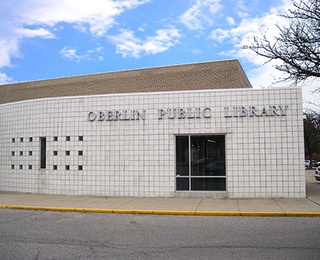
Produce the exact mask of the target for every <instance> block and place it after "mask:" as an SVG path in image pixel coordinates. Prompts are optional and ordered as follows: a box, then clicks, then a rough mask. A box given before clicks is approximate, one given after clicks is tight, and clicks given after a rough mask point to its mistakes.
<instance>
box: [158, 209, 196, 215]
mask: <svg viewBox="0 0 320 260" xmlns="http://www.w3.org/2000/svg"><path fill="white" fill-rule="evenodd" d="M153 214H155V215H195V214H196V212H195V211H182V210H181V211H177V210H154V211H153Z"/></svg>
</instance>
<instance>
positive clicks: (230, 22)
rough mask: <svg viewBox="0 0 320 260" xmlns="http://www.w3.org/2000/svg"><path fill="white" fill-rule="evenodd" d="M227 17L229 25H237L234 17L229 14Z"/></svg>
mask: <svg viewBox="0 0 320 260" xmlns="http://www.w3.org/2000/svg"><path fill="white" fill-rule="evenodd" d="M226 19H227V22H228V24H229V25H235V24H236V22H235V21H234V19H233V18H232V17H230V16H227V18H226Z"/></svg>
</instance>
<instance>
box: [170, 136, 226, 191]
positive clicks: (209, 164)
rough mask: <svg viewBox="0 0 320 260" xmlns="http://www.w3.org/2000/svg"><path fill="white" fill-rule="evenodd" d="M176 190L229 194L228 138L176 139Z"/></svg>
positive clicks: (199, 137)
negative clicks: (226, 139) (226, 154)
mask: <svg viewBox="0 0 320 260" xmlns="http://www.w3.org/2000/svg"><path fill="white" fill-rule="evenodd" d="M176 190H177V191H226V162H225V136H224V135H199V136H177V137H176Z"/></svg>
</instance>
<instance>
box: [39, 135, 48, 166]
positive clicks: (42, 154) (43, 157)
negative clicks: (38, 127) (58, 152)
mask: <svg viewBox="0 0 320 260" xmlns="http://www.w3.org/2000/svg"><path fill="white" fill-rule="evenodd" d="M46 151H47V141H46V138H45V137H40V169H45V168H46V162H47V155H46Z"/></svg>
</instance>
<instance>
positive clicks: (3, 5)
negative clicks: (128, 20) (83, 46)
mask: <svg viewBox="0 0 320 260" xmlns="http://www.w3.org/2000/svg"><path fill="white" fill-rule="evenodd" d="M149 1H150V0H90V1H87V0H77V1H74V0H54V1H52V0H51V1H43V0H28V1H26V0H14V1H0V24H2V25H6V26H3V27H2V28H1V30H0V68H1V67H4V66H10V65H11V58H12V57H19V56H20V53H19V45H20V42H21V41H22V40H23V39H24V38H26V37H41V38H54V37H55V35H54V32H55V30H56V29H57V28H55V26H57V25H58V24H59V23H69V24H72V25H73V26H74V27H75V28H78V29H79V30H82V32H83V31H85V30H87V29H88V30H89V32H90V33H91V34H92V35H94V36H96V37H101V36H103V35H105V34H106V32H107V31H108V29H110V28H111V27H112V26H113V25H114V18H115V17H116V16H118V15H119V14H121V13H122V12H123V11H124V10H126V9H132V8H135V7H137V6H139V5H141V4H144V3H147V2H149ZM59 27H60V26H59ZM69 51H70V50H69ZM69 54H70V55H71V52H69Z"/></svg>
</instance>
